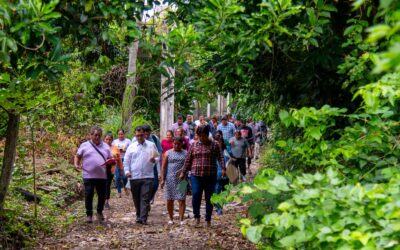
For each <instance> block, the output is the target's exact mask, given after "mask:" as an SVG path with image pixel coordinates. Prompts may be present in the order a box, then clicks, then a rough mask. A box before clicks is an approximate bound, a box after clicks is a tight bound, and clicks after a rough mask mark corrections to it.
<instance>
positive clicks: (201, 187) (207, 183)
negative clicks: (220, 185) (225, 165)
mask: <svg viewBox="0 0 400 250" xmlns="http://www.w3.org/2000/svg"><path fill="white" fill-rule="evenodd" d="M190 180H191V182H192V206H193V214H194V218H196V219H198V218H200V206H201V198H202V196H203V191H204V196H205V200H206V221H211V214H212V211H213V205H212V204H211V201H210V199H211V196H212V195H213V193H214V192H215V183H216V181H217V177H216V176H193V175H192V176H191V177H190Z"/></svg>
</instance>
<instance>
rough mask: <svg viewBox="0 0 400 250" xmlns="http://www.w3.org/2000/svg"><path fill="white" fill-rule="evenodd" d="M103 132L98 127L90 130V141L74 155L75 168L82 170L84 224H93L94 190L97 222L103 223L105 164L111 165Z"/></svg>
mask: <svg viewBox="0 0 400 250" xmlns="http://www.w3.org/2000/svg"><path fill="white" fill-rule="evenodd" d="M102 134H103V131H102V129H101V128H99V127H96V126H95V127H93V128H91V130H90V138H91V139H90V140H89V141H86V142H84V143H82V144H81V145H80V146H79V149H78V152H77V153H76V155H75V160H74V163H75V168H76V169H77V170H81V169H82V170H83V183H84V185H85V208H86V216H87V218H86V222H88V223H92V222H93V196H94V190H95V189H96V192H97V196H98V202H97V220H98V221H104V215H103V208H104V202H105V197H106V185H107V173H106V164H108V163H111V162H112V159H111V150H110V147H109V146H108V145H107V144H106V143H103V141H102V140H101V136H102Z"/></svg>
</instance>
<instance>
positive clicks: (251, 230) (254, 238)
mask: <svg viewBox="0 0 400 250" xmlns="http://www.w3.org/2000/svg"><path fill="white" fill-rule="evenodd" d="M263 229H264V226H263V225H258V226H250V227H248V228H247V230H246V236H247V238H248V239H249V240H250V241H251V242H253V243H257V242H259V241H260V239H261V233H262V230H263Z"/></svg>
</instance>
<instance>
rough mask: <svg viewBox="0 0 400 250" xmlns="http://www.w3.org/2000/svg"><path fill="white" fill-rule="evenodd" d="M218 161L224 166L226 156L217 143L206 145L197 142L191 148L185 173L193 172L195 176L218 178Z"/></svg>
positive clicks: (184, 169) (184, 168)
mask: <svg viewBox="0 0 400 250" xmlns="http://www.w3.org/2000/svg"><path fill="white" fill-rule="evenodd" d="M217 161H219V163H220V165H221V166H224V167H223V169H225V163H224V155H223V153H222V151H221V149H220V147H219V146H218V145H217V144H216V143H215V142H210V143H209V144H204V143H202V142H200V141H197V142H195V143H194V144H193V145H192V146H191V147H190V151H189V154H188V156H187V158H186V161H185V165H184V167H183V173H184V174H186V173H187V172H188V171H191V174H192V175H194V176H216V175H217Z"/></svg>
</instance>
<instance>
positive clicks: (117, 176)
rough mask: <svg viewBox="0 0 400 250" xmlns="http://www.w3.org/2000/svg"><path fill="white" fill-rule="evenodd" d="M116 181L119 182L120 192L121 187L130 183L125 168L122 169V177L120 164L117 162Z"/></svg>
mask: <svg viewBox="0 0 400 250" xmlns="http://www.w3.org/2000/svg"><path fill="white" fill-rule="evenodd" d="M115 181H116V182H117V190H118V193H119V194H120V193H121V189H122V188H124V187H125V186H126V183H128V178H126V176H125V173H124V170H123V169H122V177H121V176H120V175H119V169H118V164H117V167H116V168H115ZM121 182H122V183H121ZM122 185H123V186H122Z"/></svg>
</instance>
